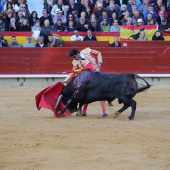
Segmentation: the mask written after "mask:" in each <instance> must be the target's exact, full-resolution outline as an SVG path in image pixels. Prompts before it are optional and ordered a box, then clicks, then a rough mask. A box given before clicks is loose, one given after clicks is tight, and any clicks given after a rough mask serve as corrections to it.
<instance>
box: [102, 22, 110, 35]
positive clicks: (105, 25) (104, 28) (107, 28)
mask: <svg viewBox="0 0 170 170" xmlns="http://www.w3.org/2000/svg"><path fill="white" fill-rule="evenodd" d="M100 28H101V31H102V32H110V25H109V24H108V22H107V19H103V21H102V23H101V25H100Z"/></svg>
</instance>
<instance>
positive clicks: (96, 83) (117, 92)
mask: <svg viewBox="0 0 170 170" xmlns="http://www.w3.org/2000/svg"><path fill="white" fill-rule="evenodd" d="M136 78H139V79H141V80H142V81H143V83H144V84H145V85H142V86H140V87H139V83H138V82H137V80H136ZM148 88H150V85H149V83H148V82H147V81H146V80H145V79H144V78H142V77H140V76H138V75H136V74H131V73H127V74H126V73H125V74H104V73H101V72H95V71H83V72H81V73H79V74H78V75H77V76H75V77H74V78H73V79H72V80H71V81H70V82H69V83H68V84H67V85H66V87H65V88H64V90H63V92H62V94H61V96H60V97H59V99H58V101H57V103H56V107H57V105H58V103H59V102H60V100H61V101H62V102H63V103H64V104H65V107H64V108H62V109H61V111H59V112H58V113H59V114H60V113H64V112H65V110H66V109H68V110H69V111H70V112H71V113H73V112H75V111H78V110H79V111H80V110H81V108H82V106H83V104H88V103H92V102H95V101H102V100H105V101H108V102H109V103H111V102H112V101H113V100H114V99H116V98H118V101H119V103H123V104H124V105H123V107H122V108H121V109H120V110H118V111H117V112H116V113H115V117H117V116H119V114H120V113H122V112H123V111H124V110H126V109H127V108H128V107H131V108H132V112H131V115H130V116H129V117H128V118H129V119H130V120H132V119H134V116H135V110H136V101H135V100H133V97H134V96H135V95H136V94H137V93H139V92H142V91H144V90H147V89H148ZM78 104H79V108H78Z"/></svg>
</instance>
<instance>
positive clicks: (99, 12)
mask: <svg viewBox="0 0 170 170" xmlns="http://www.w3.org/2000/svg"><path fill="white" fill-rule="evenodd" d="M97 7H98V8H97V10H96V11H95V12H94V13H95V15H96V18H97V20H98V19H99V17H100V16H102V13H103V10H104V8H103V5H102V4H101V3H98V5H97Z"/></svg>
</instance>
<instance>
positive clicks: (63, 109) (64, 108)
mask: <svg viewBox="0 0 170 170" xmlns="http://www.w3.org/2000/svg"><path fill="white" fill-rule="evenodd" d="M71 102H72V99H70V100H69V101H68V102H67V104H66V105H65V106H64V107H63V108H62V109H61V110H60V111H59V112H57V114H63V113H64V112H65V111H66V109H67V107H68V105H70V103H71Z"/></svg>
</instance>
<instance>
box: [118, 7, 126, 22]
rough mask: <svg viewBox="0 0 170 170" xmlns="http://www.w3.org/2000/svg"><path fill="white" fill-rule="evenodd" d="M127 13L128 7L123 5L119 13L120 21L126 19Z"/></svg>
mask: <svg viewBox="0 0 170 170" xmlns="http://www.w3.org/2000/svg"><path fill="white" fill-rule="evenodd" d="M126 11H127V7H126V5H125V4H123V5H122V6H121V8H120V12H119V14H118V18H119V20H122V18H124V16H125V12H126Z"/></svg>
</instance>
